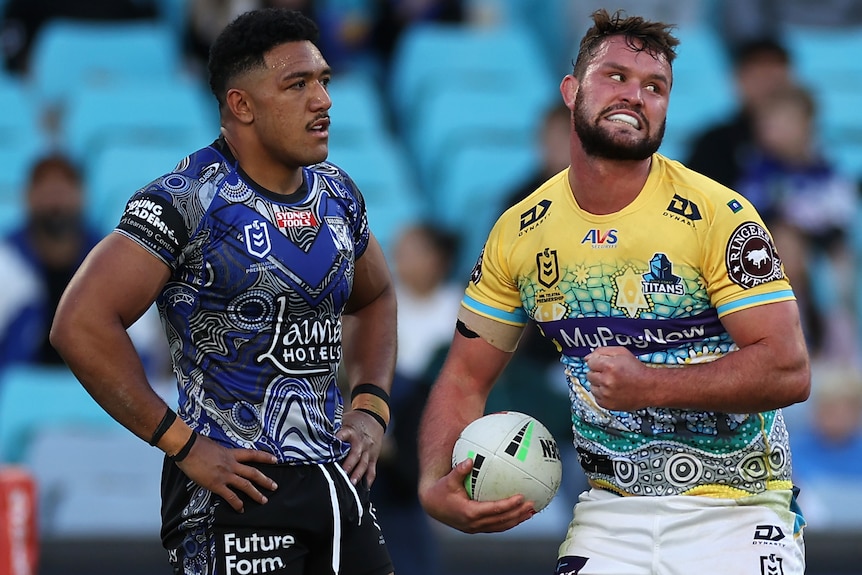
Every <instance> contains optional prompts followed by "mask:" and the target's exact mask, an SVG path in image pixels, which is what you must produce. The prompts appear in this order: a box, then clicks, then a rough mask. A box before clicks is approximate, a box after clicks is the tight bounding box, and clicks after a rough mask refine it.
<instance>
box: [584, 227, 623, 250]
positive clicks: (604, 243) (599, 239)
mask: <svg viewBox="0 0 862 575" xmlns="http://www.w3.org/2000/svg"><path fill="white" fill-rule="evenodd" d="M586 243H590V244H592V245H593V247H594V248H615V247H616V243H617V230H616V229H615V228H611V229H609V230H608V231H606V232H603V231H602V230H590V231H588V232H587V233H586V235H585V236H584V239H582V240H581V244H582V245H583V244H586Z"/></svg>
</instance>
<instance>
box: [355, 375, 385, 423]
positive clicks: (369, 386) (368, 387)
mask: <svg viewBox="0 0 862 575" xmlns="http://www.w3.org/2000/svg"><path fill="white" fill-rule="evenodd" d="M360 393H370V394H371V395H376V396H377V397H379V398H380V399H382V400H383V401H385V402H386V405H389V394H388V393H386V390H384V389H383V388H382V387H379V386H377V385H374V384H373V383H360V384H359V385H357V386H356V387H354V388H353V390H352V391H351V392H350V401H353V400H354V399H356V396H357V395H359V394H360ZM384 427H386V426H385V425H384Z"/></svg>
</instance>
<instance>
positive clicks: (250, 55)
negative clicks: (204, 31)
mask: <svg viewBox="0 0 862 575" xmlns="http://www.w3.org/2000/svg"><path fill="white" fill-rule="evenodd" d="M319 36H320V30H319V28H318V26H317V24H316V23H315V22H314V21H313V20H311V19H310V18H308V17H307V16H305V15H304V14H303V13H302V12H299V11H298V10H289V9H286V8H264V9H260V10H252V11H250V12H246V13H244V14H241V15H239V16H237V18H236V19H235V20H234V21H233V22H231V23H230V24H228V25H227V26H226V27H225V29H224V30H222V32H221V33H220V34H219V36H218V37H217V38H216V39H215V41H214V42H213V43H212V46H210V52H209V62H208V63H207V68H208V70H209V84H210V90H211V91H212V93H213V95H214V96H215V97H216V99H217V100H218V102H219V107H222V106H224V104H225V95H226V94H227V88H228V83H229V82H230V81H231V80H232V79H233V78H235V77H236V76H238V75H240V74H243V73H245V72H248V71H249V70H253V69H255V68H259V67H262V66H263V65H264V54H266V53H267V52H269V51H270V50H272V49H273V48H275V47H276V46H279V45H281V44H284V43H287V42H302V41H305V40H307V41H309V42H312V43H313V44H317V41H318V39H319Z"/></svg>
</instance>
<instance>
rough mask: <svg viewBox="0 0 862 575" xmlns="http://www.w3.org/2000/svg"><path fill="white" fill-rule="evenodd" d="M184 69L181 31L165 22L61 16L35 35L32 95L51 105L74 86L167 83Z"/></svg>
mask: <svg viewBox="0 0 862 575" xmlns="http://www.w3.org/2000/svg"><path fill="white" fill-rule="evenodd" d="M181 74H182V53H181V50H180V46H179V40H178V36H177V34H176V33H175V32H174V30H172V29H171V27H170V26H169V25H168V24H167V23H164V22H161V21H159V22H149V21H147V22H143V21H132V22H93V21H80V20H64V19H57V20H51V21H49V22H47V23H46V24H45V25H44V27H43V28H41V30H40V31H39V33H38V34H37V36H36V37H35V38H34V41H33V47H32V52H31V61H30V76H31V82H32V88H33V91H34V95H35V96H36V97H37V98H39V100H40V101H41V102H42V103H43V104H44V105H48V106H53V105H56V104H61V103H62V101H63V100H64V99H65V96H66V95H67V94H68V93H69V91H70V90H74V89H75V88H77V87H79V86H82V85H105V84H112V83H115V82H123V81H126V80H128V79H130V78H131V79H135V80H140V79H144V80H146V81H150V82H153V83H169V82H170V81H171V79H173V78H176V77H178V76H179V75H181Z"/></svg>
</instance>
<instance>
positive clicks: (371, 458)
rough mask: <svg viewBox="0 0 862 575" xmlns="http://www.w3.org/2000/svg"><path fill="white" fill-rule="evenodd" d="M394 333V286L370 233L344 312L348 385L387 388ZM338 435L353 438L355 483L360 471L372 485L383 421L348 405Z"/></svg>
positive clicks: (347, 465) (350, 469)
mask: <svg viewBox="0 0 862 575" xmlns="http://www.w3.org/2000/svg"><path fill="white" fill-rule="evenodd" d="M396 333H397V332H396V301H395V289H394V287H393V285H392V278H391V276H390V273H389V268H388V267H387V265H386V259H385V258H384V255H383V251H382V250H381V248H380V244H379V243H378V242H377V240H376V239H375V238H374V236H373V235H372V236H371V239H370V241H369V244H368V248H367V249H366V250H365V253H364V254H362V257H361V258H359V259H358V260H357V261H356V275H355V277H354V281H353V292H352V293H351V296H350V301H349V302H348V305H347V309H346V310H345V315H344V344H343V345H344V368H345V373H346V375H347V382H348V385H349V387H350V389H351V390H352V389H354V388H355V387H356V386H357V385H361V384H363V383H371V384H373V385H376V386H378V387H380V388H381V389H383V390H384V391H386V392H387V393H388V392H389V391H390V390H391V388H392V378H393V374H394V372H395V352H396V343H397V336H396ZM349 401H350V399H349V398H347V402H348V403H349ZM337 435H338V437H339V438H340V439H342V440H344V441H348V442H350V444H351V447H350V452H349V453H348V455H347V457H346V458H345V460H344V462H343V464H342V465H343V467H344V470H345V471H346V472H347V473H348V474H349V475H350V477H351V479H352V480H353V482H354V483H355V482H357V481H359V479H360V478H362V476H363V475H364V476H365V477H366V478H367V481H368V484H369V485H371V484H372V483H373V482H374V479H375V477H376V475H377V472H376V466H377V459H378V458H379V456H380V449H381V447H382V445H383V427H382V426H381V425H380V424H379V423H378V422H377V421H376V420H375V419H374V418H373V417H372V416H371V415H369V414H367V413H364V412H361V411H347V412H346V413H345V415H344V425H343V426H342V428H341V430H339V432H338V434H337Z"/></svg>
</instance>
